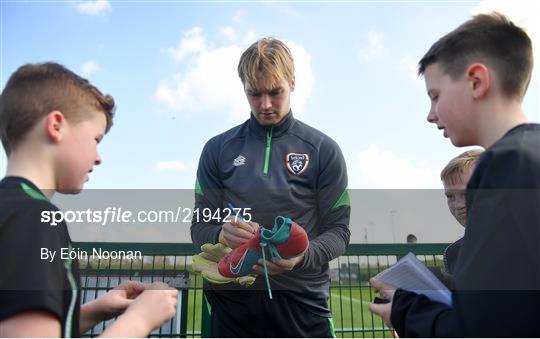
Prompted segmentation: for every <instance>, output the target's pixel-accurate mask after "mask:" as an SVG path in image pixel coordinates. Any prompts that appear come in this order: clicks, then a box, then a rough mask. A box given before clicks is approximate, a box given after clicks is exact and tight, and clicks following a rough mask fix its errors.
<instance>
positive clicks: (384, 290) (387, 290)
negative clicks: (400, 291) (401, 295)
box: [369, 276, 396, 327]
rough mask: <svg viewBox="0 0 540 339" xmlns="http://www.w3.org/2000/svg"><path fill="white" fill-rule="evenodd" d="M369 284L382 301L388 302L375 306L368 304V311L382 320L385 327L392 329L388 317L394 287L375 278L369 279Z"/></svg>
mask: <svg viewBox="0 0 540 339" xmlns="http://www.w3.org/2000/svg"><path fill="white" fill-rule="evenodd" d="M369 283H370V284H371V286H373V289H374V290H375V292H379V294H380V296H381V298H382V299H385V300H388V301H389V302H388V303H386V304H375V303H373V302H372V303H370V304H369V311H370V312H372V313H375V314H377V315H378V316H380V317H381V318H383V320H384V322H385V324H386V326H388V327H393V326H392V322H391V320H390V315H391V313H392V301H393V299H394V293H395V292H396V289H395V287H393V286H390V285H388V284H385V283H383V282H382V281H380V280H378V279H377V276H375V277H373V278H371V279H369Z"/></svg>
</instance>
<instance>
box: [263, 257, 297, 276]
mask: <svg viewBox="0 0 540 339" xmlns="http://www.w3.org/2000/svg"><path fill="white" fill-rule="evenodd" d="M302 260H304V253H302V254H300V255H298V256H296V257H293V258H289V259H281V260H278V261H275V262H273V261H269V260H267V261H266V269H267V270H268V274H269V275H275V274H281V273H283V272H288V271H292V270H293V268H294V267H295V266H296V265H298V264H299V263H301V262H302ZM253 272H255V273H256V274H257V275H260V274H264V266H263V260H262V259H259V261H258V262H257V264H256V265H254V266H253Z"/></svg>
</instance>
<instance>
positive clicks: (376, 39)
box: [358, 31, 384, 62]
mask: <svg viewBox="0 0 540 339" xmlns="http://www.w3.org/2000/svg"><path fill="white" fill-rule="evenodd" d="M383 41H384V37H383V35H382V33H379V32H375V31H369V32H368V33H367V35H366V37H365V40H364V42H363V44H364V47H361V48H360V50H359V52H358V54H359V55H360V57H361V58H362V59H363V60H365V61H368V62H372V61H375V60H377V59H379V58H380V57H381V56H382V54H383V51H384V45H383Z"/></svg>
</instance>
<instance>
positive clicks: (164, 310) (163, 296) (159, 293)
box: [122, 282, 178, 333]
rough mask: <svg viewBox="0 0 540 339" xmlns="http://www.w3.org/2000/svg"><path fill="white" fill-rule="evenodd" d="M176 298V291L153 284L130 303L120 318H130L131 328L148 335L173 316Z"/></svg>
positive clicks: (161, 284) (158, 283)
mask: <svg viewBox="0 0 540 339" xmlns="http://www.w3.org/2000/svg"><path fill="white" fill-rule="evenodd" d="M177 297H178V290H177V289H175V288H171V287H169V285H167V284H165V283H162V282H155V283H153V284H151V285H149V286H148V287H147V288H146V289H145V290H144V292H142V293H140V294H139V296H137V298H136V299H135V300H133V301H132V302H131V304H130V305H129V306H128V308H127V309H126V311H125V312H124V315H123V316H122V317H130V319H132V320H131V323H132V324H133V326H135V327H139V326H140V327H141V328H142V329H143V330H144V331H145V332H146V333H150V332H151V331H153V330H154V329H156V328H158V327H160V326H161V325H163V324H164V323H165V322H166V321H167V320H169V319H171V318H172V317H173V316H174V314H175V313H176V304H177Z"/></svg>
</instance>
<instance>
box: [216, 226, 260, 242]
mask: <svg viewBox="0 0 540 339" xmlns="http://www.w3.org/2000/svg"><path fill="white" fill-rule="evenodd" d="M258 231H259V224H258V223H256V222H253V221H249V222H246V221H243V220H241V219H238V220H236V221H232V222H226V223H224V224H223V225H222V226H221V232H220V233H219V242H220V243H222V244H224V245H225V246H228V247H230V248H233V249H234V248H237V247H239V246H241V245H242V244H244V243H246V242H247V241H249V240H250V239H251V238H253V237H254V236H255V234H256V232H258Z"/></svg>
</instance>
